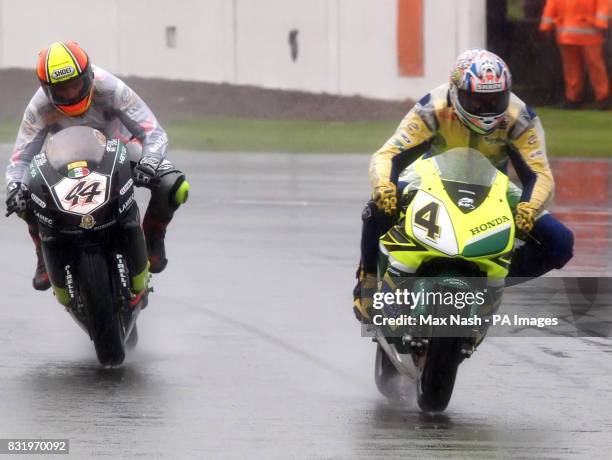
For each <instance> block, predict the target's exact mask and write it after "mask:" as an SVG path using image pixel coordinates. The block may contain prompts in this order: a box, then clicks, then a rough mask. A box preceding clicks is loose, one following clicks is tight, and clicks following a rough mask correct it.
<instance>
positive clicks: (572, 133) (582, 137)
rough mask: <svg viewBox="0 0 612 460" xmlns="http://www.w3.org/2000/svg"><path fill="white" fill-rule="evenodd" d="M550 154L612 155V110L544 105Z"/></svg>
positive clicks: (544, 123)
mask: <svg viewBox="0 0 612 460" xmlns="http://www.w3.org/2000/svg"><path fill="white" fill-rule="evenodd" d="M537 113H538V115H539V117H540V119H541V120H542V124H543V125H544V131H545V132H546V145H547V148H548V155H549V156H577V157H607V156H612V112H602V111H594V110H559V109H548V108H540V109H538V110H537Z"/></svg>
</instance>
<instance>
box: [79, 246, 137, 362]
mask: <svg viewBox="0 0 612 460" xmlns="http://www.w3.org/2000/svg"><path fill="white" fill-rule="evenodd" d="M77 277H78V285H79V291H80V294H81V298H82V300H83V302H84V304H85V309H86V311H87V319H88V323H89V331H90V334H91V338H92V340H93V342H94V346H95V348H96V354H97V356H98V361H100V364H102V365H103V366H118V365H119V364H121V363H122V362H123V360H124V359H125V351H124V349H123V328H122V326H121V321H120V318H119V314H118V312H117V309H116V308H115V307H116V306H115V301H114V300H115V299H114V296H113V293H114V289H113V284H112V283H111V280H110V277H109V272H108V265H107V263H106V260H105V259H104V257H103V256H102V254H100V253H97V252H94V253H87V252H84V253H82V254H81V257H80V260H79V264H78V267H77Z"/></svg>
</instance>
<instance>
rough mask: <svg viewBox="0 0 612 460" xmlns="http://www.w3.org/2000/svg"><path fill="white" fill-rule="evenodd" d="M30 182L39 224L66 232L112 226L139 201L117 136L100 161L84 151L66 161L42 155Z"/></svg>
mask: <svg viewBox="0 0 612 460" xmlns="http://www.w3.org/2000/svg"><path fill="white" fill-rule="evenodd" d="M83 158H87V159H83ZM26 186H27V189H28V191H29V194H30V201H29V203H30V207H31V210H32V212H33V214H34V215H35V216H36V217H37V218H38V220H39V223H41V224H42V225H45V226H47V227H50V228H53V229H55V230H57V231H59V232H62V233H80V232H83V231H97V230H102V229H104V228H108V227H110V226H112V225H113V224H114V223H116V222H117V221H118V220H120V219H121V218H122V216H123V215H125V214H126V212H127V211H128V210H129V209H130V208H131V207H132V206H133V205H134V203H135V200H134V187H133V180H132V173H131V166H130V161H129V158H128V155H127V149H126V147H125V145H124V144H122V143H121V142H119V141H118V140H117V139H113V140H109V141H108V142H106V143H105V147H104V149H103V152H102V154H100V155H97V160H96V159H94V158H92V157H91V155H89V156H88V155H87V154H83V155H80V154H79V153H75V154H74V155H72V156H65V157H63V158H62V159H61V161H58V160H57V158H55V161H51V160H50V159H49V158H48V157H47V155H46V154H45V153H41V154H39V155H37V156H36V157H35V158H34V160H33V161H32V163H31V164H30V167H29V171H28V174H27V181H26Z"/></svg>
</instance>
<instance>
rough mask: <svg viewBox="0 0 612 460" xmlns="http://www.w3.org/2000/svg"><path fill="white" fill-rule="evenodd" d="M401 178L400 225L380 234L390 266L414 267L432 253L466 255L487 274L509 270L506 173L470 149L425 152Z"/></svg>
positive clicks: (509, 215)
mask: <svg viewBox="0 0 612 460" xmlns="http://www.w3.org/2000/svg"><path fill="white" fill-rule="evenodd" d="M402 181H403V182H404V186H405V187H404V190H403V197H402V198H403V201H402V205H403V207H402V211H401V217H400V221H399V224H398V225H397V226H395V227H394V228H393V229H392V230H391V231H390V232H388V233H387V234H385V235H384V236H383V237H382V238H381V250H382V252H383V254H385V255H387V256H389V262H390V264H391V265H393V264H395V265H396V266H397V267H398V269H400V271H402V272H414V271H416V270H417V269H418V267H419V266H420V265H421V264H422V263H423V262H426V261H428V260H430V259H433V258H437V257H442V258H462V259H466V260H470V261H473V262H475V263H476V264H477V265H478V266H479V267H480V269H481V270H482V271H483V272H485V273H486V274H487V276H489V277H495V278H503V277H505V276H506V275H507V273H508V266H509V255H510V253H511V251H512V248H513V244H514V230H515V229H514V220H513V216H512V211H511V209H510V206H509V204H508V200H507V196H506V192H507V188H508V177H507V176H506V175H505V174H503V173H501V172H500V171H498V170H497V169H495V167H493V165H491V163H490V162H489V161H488V160H487V159H486V158H485V157H484V156H483V155H482V154H481V153H480V152H478V151H476V150H473V149H467V148H466V149H453V150H449V151H447V152H444V153H441V154H439V155H431V154H425V155H424V156H423V157H421V158H420V159H419V160H417V161H415V162H414V163H413V164H412V165H411V166H410V167H409V168H407V170H406V171H404V172H403V173H402V174H401V175H400V182H402Z"/></svg>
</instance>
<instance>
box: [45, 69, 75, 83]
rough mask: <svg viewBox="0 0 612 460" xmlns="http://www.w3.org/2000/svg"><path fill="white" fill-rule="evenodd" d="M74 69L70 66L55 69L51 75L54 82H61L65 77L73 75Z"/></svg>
mask: <svg viewBox="0 0 612 460" xmlns="http://www.w3.org/2000/svg"><path fill="white" fill-rule="evenodd" d="M75 72H76V69H75V68H74V67H72V66H68V67H62V68H61V69H55V70H54V71H53V73H52V74H51V75H52V76H53V79H54V80H61V79H63V78H66V77H70V76H72V75H74V73H75Z"/></svg>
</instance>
